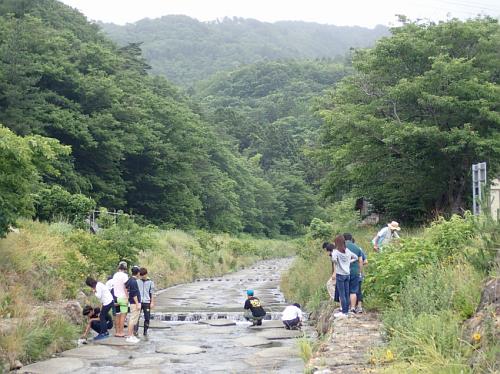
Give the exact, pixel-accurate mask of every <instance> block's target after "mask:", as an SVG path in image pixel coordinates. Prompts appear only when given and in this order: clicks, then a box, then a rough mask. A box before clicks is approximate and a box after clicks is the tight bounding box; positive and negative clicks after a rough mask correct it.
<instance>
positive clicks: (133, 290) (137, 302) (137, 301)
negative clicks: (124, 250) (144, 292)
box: [125, 266, 141, 344]
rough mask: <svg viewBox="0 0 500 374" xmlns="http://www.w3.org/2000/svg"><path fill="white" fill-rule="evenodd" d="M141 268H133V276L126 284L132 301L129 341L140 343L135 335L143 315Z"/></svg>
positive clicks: (129, 319)
mask: <svg viewBox="0 0 500 374" xmlns="http://www.w3.org/2000/svg"><path fill="white" fill-rule="evenodd" d="M139 273H140V269H139V267H138V266H134V267H133V268H132V276H131V277H130V278H129V279H128V281H127V283H126V284H125V286H126V287H127V290H128V302H129V303H130V316H129V318H128V337H127V342H128V343H134V344H135V343H139V339H138V338H137V337H136V336H134V329H135V325H137V324H138V323H139V316H140V315H141V293H140V292H139V286H138V284H137V279H138V278H139Z"/></svg>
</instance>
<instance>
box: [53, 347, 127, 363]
mask: <svg viewBox="0 0 500 374" xmlns="http://www.w3.org/2000/svg"><path fill="white" fill-rule="evenodd" d="M119 353H120V352H119V351H117V350H116V349H113V348H111V347H106V346H102V345H87V346H85V347H80V348H75V349H70V350H69V351H64V352H63V353H62V356H64V357H76V358H83V359H90V360H99V359H106V358H110V357H115V356H118V354H119Z"/></svg>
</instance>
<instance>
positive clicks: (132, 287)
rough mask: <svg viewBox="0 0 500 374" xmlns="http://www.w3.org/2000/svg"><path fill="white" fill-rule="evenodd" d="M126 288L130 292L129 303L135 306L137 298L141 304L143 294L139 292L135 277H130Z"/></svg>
mask: <svg viewBox="0 0 500 374" xmlns="http://www.w3.org/2000/svg"><path fill="white" fill-rule="evenodd" d="M125 287H127V290H128V302H129V303H130V304H135V300H134V297H135V296H137V301H138V302H139V303H140V302H141V293H140V292H139V286H138V285H137V280H136V279H135V278H134V277H130V278H129V279H128V281H127V283H125Z"/></svg>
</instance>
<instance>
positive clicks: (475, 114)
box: [320, 18, 500, 222]
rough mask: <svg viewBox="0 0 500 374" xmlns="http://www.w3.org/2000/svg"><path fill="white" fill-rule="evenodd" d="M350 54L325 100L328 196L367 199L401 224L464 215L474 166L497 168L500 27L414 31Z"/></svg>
mask: <svg viewBox="0 0 500 374" xmlns="http://www.w3.org/2000/svg"><path fill="white" fill-rule="evenodd" d="M402 21H403V22H404V23H405V24H404V26H403V27H399V28H395V29H393V30H392V37H390V38H384V39H382V40H380V41H379V42H378V43H377V45H376V46H375V48H373V49H369V50H359V51H356V53H355V54H354V56H353V61H352V63H353V67H354V74H353V75H352V76H350V77H347V78H345V79H344V80H343V81H342V82H341V83H340V84H339V85H338V86H337V87H336V88H335V90H333V91H332V92H331V94H330V95H328V96H327V97H325V98H324V101H323V104H322V105H321V106H320V107H321V110H320V112H321V114H322V117H323V118H324V120H325V122H324V123H325V124H324V127H323V129H322V142H323V147H322V149H323V160H324V161H325V162H327V163H328V164H329V166H328V170H329V171H330V172H329V177H328V178H327V179H326V180H325V183H324V184H323V190H324V193H325V195H327V196H333V197H336V198H338V197H339V196H342V195H343V194H351V195H354V196H358V197H359V196H365V197H368V199H369V200H370V201H372V203H374V204H375V206H376V209H377V210H378V211H379V212H383V213H385V214H386V215H389V216H393V217H398V219H400V220H403V221H405V222H422V221H423V222H425V221H427V220H428V219H429V218H430V217H432V216H433V215H441V214H448V213H450V212H452V213H463V211H464V210H465V209H468V208H469V207H470V206H471V204H470V198H469V197H470V196H471V183H470V180H471V179H470V175H471V166H472V164H473V163H477V162H487V164H488V168H489V173H490V178H491V177H494V176H495V175H497V173H498V171H499V170H500V115H499V111H500V86H499V81H500V26H499V24H498V20H496V19H492V18H484V19H475V20H469V21H466V22H462V21H458V20H451V21H449V22H443V23H439V24H432V23H431V24H425V23H423V24H421V23H413V22H409V21H407V20H405V19H404V18H403V19H402Z"/></svg>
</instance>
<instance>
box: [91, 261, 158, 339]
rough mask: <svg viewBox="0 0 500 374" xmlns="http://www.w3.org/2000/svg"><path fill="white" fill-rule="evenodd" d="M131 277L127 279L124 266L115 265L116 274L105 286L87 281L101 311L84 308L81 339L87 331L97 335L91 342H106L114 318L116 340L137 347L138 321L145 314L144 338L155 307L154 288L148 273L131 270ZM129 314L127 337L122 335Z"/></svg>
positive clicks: (136, 268) (136, 267)
mask: <svg viewBox="0 0 500 374" xmlns="http://www.w3.org/2000/svg"><path fill="white" fill-rule="evenodd" d="M131 274H132V276H130V277H129V275H128V267H127V263H126V262H124V261H122V262H120V263H119V264H118V269H117V271H116V273H115V274H114V275H113V276H112V277H110V278H109V279H108V281H107V282H106V284H103V283H101V282H98V281H96V280H95V279H93V278H91V277H88V278H87V280H86V281H85V283H86V285H87V286H89V287H90V288H91V289H92V291H93V292H94V294H95V296H96V298H97V299H99V301H100V303H101V307H100V308H93V307H91V306H90V305H87V306H85V307H84V308H83V315H84V316H86V317H87V318H88V323H87V325H86V328H85V331H84V333H83V335H82V338H86V337H87V335H88V333H89V331H90V329H92V330H94V331H95V332H97V336H96V337H95V338H94V340H101V339H105V338H107V337H108V336H109V332H108V330H110V329H111V328H112V327H113V319H112V317H111V315H110V312H111V313H112V315H113V316H114V317H115V318H114V319H115V323H114V326H115V335H114V336H115V337H120V338H126V341H127V342H129V343H138V342H139V341H140V340H139V338H138V335H139V318H140V315H141V312H143V313H144V336H147V334H148V329H149V323H150V319H151V309H152V308H153V307H154V292H155V286H154V283H153V281H152V280H151V279H149V277H148V270H147V269H146V268H144V267H142V268H140V267H138V266H133V267H132V269H131ZM127 314H129V318H128V326H127V335H125V320H126V317H127Z"/></svg>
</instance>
